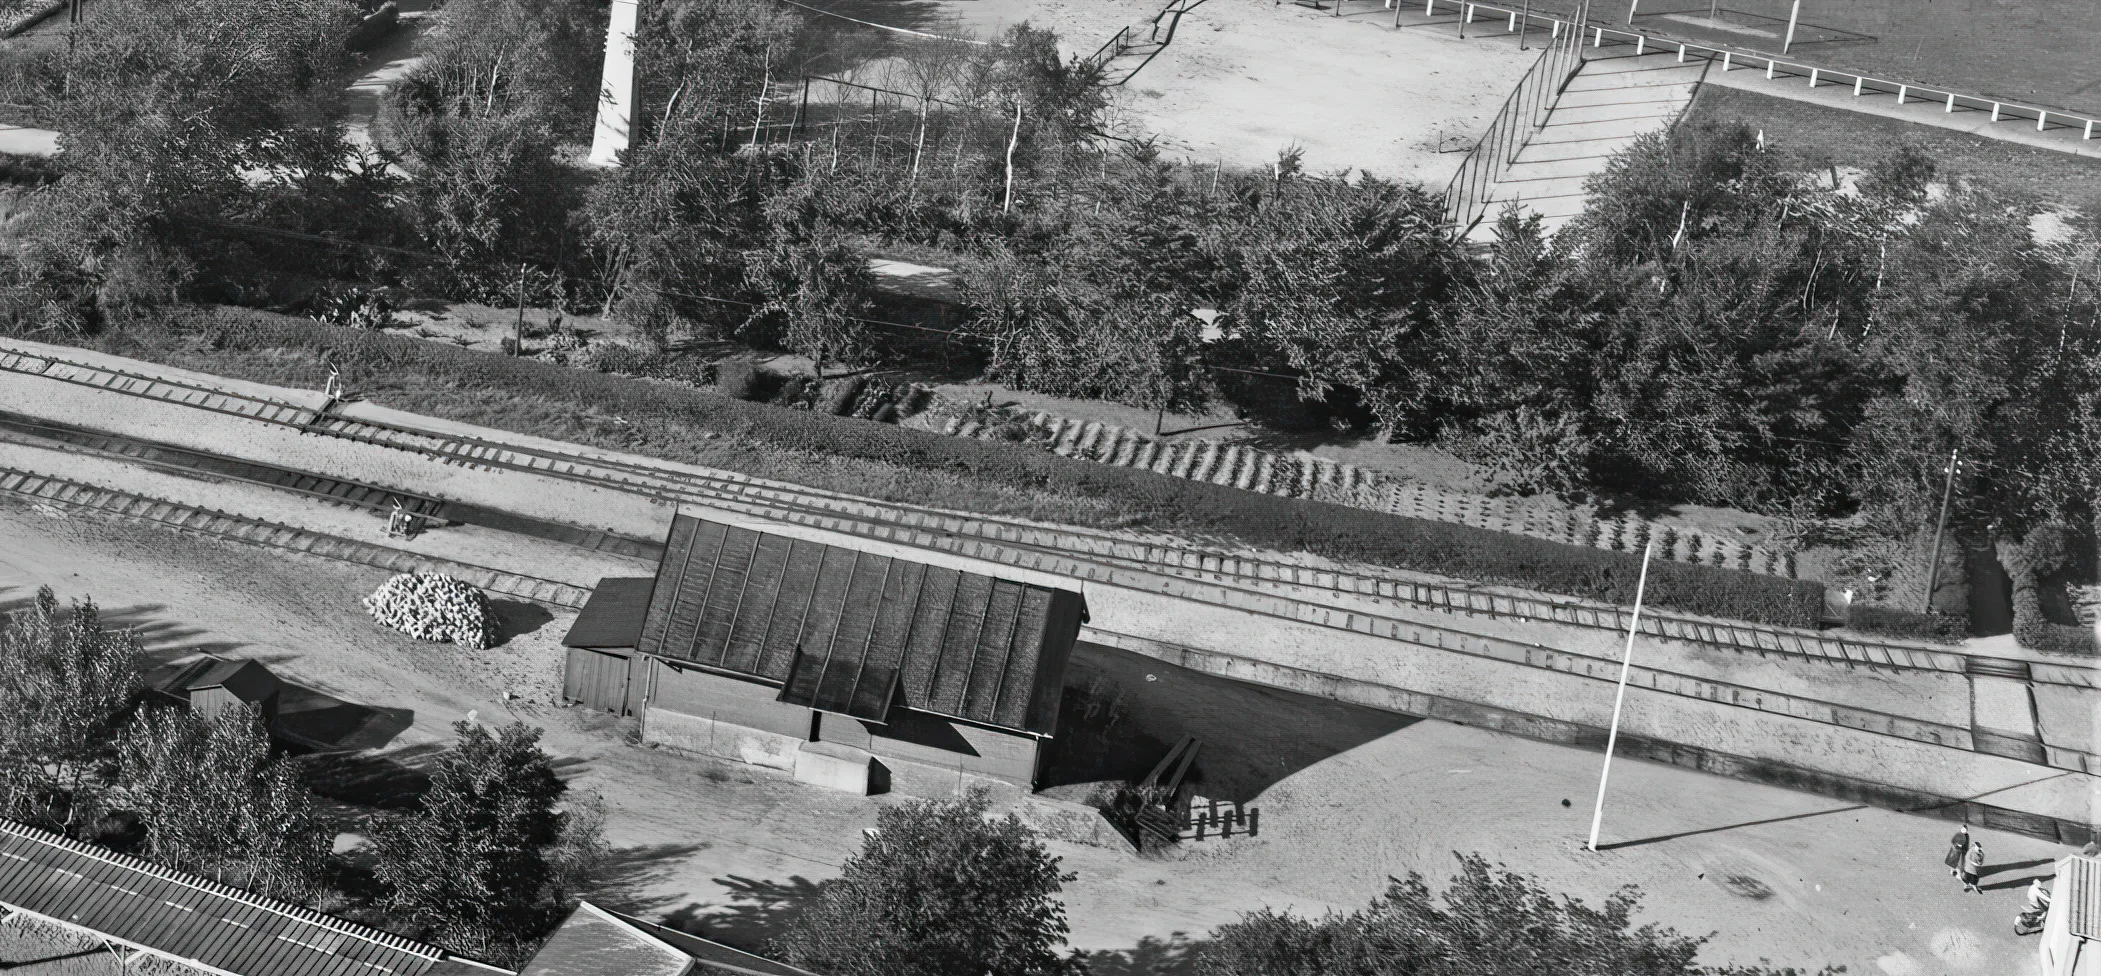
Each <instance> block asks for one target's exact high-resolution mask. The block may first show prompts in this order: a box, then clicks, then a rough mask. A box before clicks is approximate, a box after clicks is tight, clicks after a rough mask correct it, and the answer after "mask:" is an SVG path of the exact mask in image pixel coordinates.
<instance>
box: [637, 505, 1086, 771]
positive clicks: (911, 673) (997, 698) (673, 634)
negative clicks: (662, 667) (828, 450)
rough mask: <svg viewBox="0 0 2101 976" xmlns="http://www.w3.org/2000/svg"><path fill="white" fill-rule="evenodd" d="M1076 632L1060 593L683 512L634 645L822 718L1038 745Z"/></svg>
mask: <svg viewBox="0 0 2101 976" xmlns="http://www.w3.org/2000/svg"><path fill="white" fill-rule="evenodd" d="M1085 618H1086V601H1085V600H1084V599H1083V598H1082V597H1081V596H1080V594H1078V593H1076V592H1073V591H1071V590H1062V589H1054V588H1051V587H1048V586H1043V585H1040V584H1036V583H1022V582H1016V581H1014V580H1008V579H1000V578H996V577H993V576H987V575H983V574H979V573H973V572H967V571H963V570H959V569H953V568H949V567H945V566H936V565H930V564H927V563H920V562H915V561H912V560H909V559H905V558H902V557H898V556H886V555H879V554H876V553H872V552H864V551H861V550H856V549H849V548H845V547H842V546H836V545H830V544H826V543H821V542H815V541H811V540H809V539H803V538H795V537H792V536H788V535H782V534H776V533H772V532H762V531H758V530H755V529H751V528H745V527H742V526H732V525H726V524H723V523H720V522H715V521H712V520H708V519H703V518H697V517H694V516H691V515H687V514H683V513H681V514H680V515H679V516H678V517H677V518H676V519H675V520H674V521H673V523H672V527H671V534H670V538H669V540H668V541H667V542H666V545H665V552H664V561H663V562H662V563H661V564H660V565H659V566H658V569H657V578H656V584H655V587H654V588H653V590H652V595H651V598H650V602H649V610H648V613H647V616H646V618H645V620H644V623H643V627H642V638H641V641H640V642H639V643H638V644H637V645H636V646H637V647H638V648H639V649H640V650H642V651H644V652H646V653H649V654H654V655H657V656H659V657H664V658H669V659H671V660H675V661H687V662H691V663H694V664H698V665H703V666H706V667H711V668H719V669H722V670H726V671H731V672H735V673H738V674H742V675H746V676H749V677H753V678H757V679H760V680H764V681H768V682H772V683H776V684H780V685H782V686H783V689H782V700H783V701H790V702H795V703H797V704H803V705H808V706H810V707H813V708H818V709H821V710H823V711H829V712H835V713H839V714H846V715H854V716H856V717H863V718H871V720H872V721H880V720H881V718H880V717H879V716H883V715H885V714H887V711H888V708H889V705H890V703H891V702H892V701H893V700H894V701H895V702H896V703H899V704H902V705H904V706H906V707H908V708H913V709H916V710H919V711H924V712H931V713H934V714H938V715H945V716H949V717H952V718H959V719H964V720H966V721H971V722H977V723H980V724H984V725H992V726H999V727H1004V728H1009V729H1016V730H1022V731H1029V732H1037V733H1045V734H1047V733H1049V732H1050V731H1051V730H1053V729H1055V727H1056V721H1057V708H1058V697H1059V696H1058V692H1059V689H1060V688H1061V687H1062V685H1063V682H1064V670H1065V662H1066V660H1067V659H1068V658H1069V657H1070V655H1071V651H1072V644H1073V642H1074V641H1075V640H1076V639H1077V638H1078V636H1079V626H1080V623H1081V621H1083V620H1084V619H1085ZM893 688H894V690H893Z"/></svg>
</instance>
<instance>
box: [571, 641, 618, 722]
mask: <svg viewBox="0 0 2101 976" xmlns="http://www.w3.org/2000/svg"><path fill="white" fill-rule="evenodd" d="M627 658H628V656H627V655H625V654H611V653H607V652H605V651H599V650H593V649H591V648H588V647H572V648H570V649H569V665H568V667H567V668H564V669H563V673H562V697H564V698H567V699H569V700H570V701H573V702H576V703H578V704H581V705H584V706H587V707H590V708H595V709H598V710H600V711H604V712H612V713H613V714H615V715H619V714H622V712H623V711H624V710H625V708H626V705H627V664H628V661H627Z"/></svg>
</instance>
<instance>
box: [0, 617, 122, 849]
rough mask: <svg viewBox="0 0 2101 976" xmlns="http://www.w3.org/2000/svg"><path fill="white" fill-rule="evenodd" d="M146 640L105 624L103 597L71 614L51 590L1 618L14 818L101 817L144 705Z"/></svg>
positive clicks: (1, 771)
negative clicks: (112, 770) (121, 734)
mask: <svg viewBox="0 0 2101 976" xmlns="http://www.w3.org/2000/svg"><path fill="white" fill-rule="evenodd" d="M139 657H140V650H139V642H138V638H137V637H136V636H135V635H133V634H132V633H131V632H130V631H115V632H112V631H110V630H107V629H105V628H104V627H103V626H102V620H101V617H100V615H99V614H98V613H97V612H96V609H95V604H94V602H93V601H91V600H88V601H82V602H80V603H77V604H75V605H74V606H73V608H72V611H71V612H70V613H64V612H61V611H60V609H59V605H58V598H57V597H56V596H54V595H53V594H52V592H51V589H50V588H49V587H42V588H39V589H38V590H37V595H36V602H35V603H33V604H32V605H30V606H29V607H27V608H25V609H23V610H20V611H17V612H15V613H11V614H8V615H7V616H6V618H5V620H4V621H0V779H4V781H5V782H4V789H5V790H6V793H5V795H4V797H0V800H4V801H5V807H4V810H5V815H6V816H9V817H13V818H15V819H19V820H27V821H29V822H32V823H39V824H43V825H46V826H51V827H55V828H59V829H63V830H69V831H70V830H72V829H73V828H75V827H78V826H80V825H82V824H84V823H87V822H89V821H91V820H92V819H93V817H94V816H95V815H96V814H97V813H98V812H99V809H98V808H99V807H100V805H101V800H102V797H101V786H102V784H103V783H104V782H105V781H106V778H107V773H108V770H109V766H110V764H111V763H112V762H114V760H115V758H116V753H115V750H114V749H113V748H112V745H113V743H114V742H115V741H116V738H117V732H118V730H119V729H120V728H122V726H123V723H124V720H125V719H126V718H127V717H128V716H129V715H130V713H131V710H132V708H133V707H134V706H135V705H136V704H137V702H138V698H139V693H140V691H141V684H140V680H139Z"/></svg>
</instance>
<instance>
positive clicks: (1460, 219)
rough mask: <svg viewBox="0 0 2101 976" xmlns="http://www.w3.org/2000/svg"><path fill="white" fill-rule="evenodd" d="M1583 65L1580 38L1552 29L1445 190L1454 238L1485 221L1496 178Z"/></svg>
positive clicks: (1571, 32) (1447, 217)
mask: <svg viewBox="0 0 2101 976" xmlns="http://www.w3.org/2000/svg"><path fill="white" fill-rule="evenodd" d="M1582 65H1583V36H1582V34H1581V33H1580V32H1578V31H1576V30H1574V29H1563V28H1555V29H1554V40H1553V42H1552V43H1550V44H1548V45H1547V46H1546V47H1544V48H1542V49H1540V52H1539V58H1538V60H1536V61H1534V62H1532V66H1531V67H1530V68H1528V69H1526V70H1525V74H1524V77H1522V78H1519V79H1518V83H1517V87H1516V88H1514V89H1512V90H1511V92H1510V97H1508V98H1506V99H1504V100H1503V107H1502V108H1501V109H1499V110H1497V112H1496V116H1495V121H1493V122H1491V123H1489V126H1488V131H1487V132H1485V133H1483V134H1482V136H1481V138H1480V140H1479V141H1477V142H1475V143H1474V148H1473V149H1472V150H1471V151H1469V152H1468V153H1467V156H1466V160H1465V161H1464V162H1462V163H1460V164H1459V171H1458V172H1456V173H1454V174H1452V179H1451V182H1449V183H1447V184H1446V185H1445V194H1444V205H1445V212H1444V218H1445V222H1446V223H1447V224H1449V225H1450V226H1451V227H1452V228H1453V229H1454V230H1455V232H1456V233H1457V235H1458V236H1460V237H1465V236H1466V235H1467V234H1468V233H1470V232H1471V231H1472V230H1473V229H1474V227H1475V226H1476V225H1477V224H1479V223H1480V222H1481V220H1482V218H1483V217H1485V216H1487V213H1488V206H1489V197H1490V196H1491V195H1492V193H1493V191H1494V188H1495V183H1496V176H1497V174H1499V173H1501V172H1502V171H1503V170H1504V169H1505V168H1507V167H1509V165H1510V164H1511V162H1512V161H1514V160H1515V159H1516V158H1517V154H1518V153H1519V152H1522V151H1523V150H1524V148H1525V146H1526V144H1528V143H1529V142H1530V140H1531V137H1532V133H1533V132H1534V131H1536V130H1537V129H1538V128H1539V127H1540V126H1541V125H1543V124H1545V121H1546V117H1547V115H1548V114H1549V113H1550V112H1551V111H1552V110H1553V107H1554V102H1555V100H1556V99H1557V98H1558V97H1559V96H1560V94H1561V92H1562V90H1563V89H1564V88H1566V87H1568V82H1569V79H1571V78H1573V77H1574V76H1575V73H1576V71H1577V70H1578V69H1580V68H1581V67H1582Z"/></svg>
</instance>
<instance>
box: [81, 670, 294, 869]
mask: <svg viewBox="0 0 2101 976" xmlns="http://www.w3.org/2000/svg"><path fill="white" fill-rule="evenodd" d="M118 755H119V772H118V777H117V785H118V793H119V798H118V800H117V801H116V804H115V805H117V806H119V807H121V808H122V809H127V810H129V811H131V812H133V813H135V814H137V815H138V817H139V818H140V821H141V823H142V825H143V827H144V828H145V846H144V849H143V851H142V852H141V853H143V854H144V855H145V856H146V857H149V858H151V859H152V860H154V861H157V862H159V863H161V864H165V865H168V866H169V867H173V868H177V869H180V870H184V871H190V872H194V873H198V874H205V875H209V876H211V877H213V878H216V879H218V880H220V881H222V882H225V883H227V884H231V885H234V886H236V887H240V888H246V889H248V890H250V891H254V892H257V893H259V894H263V895H269V896H271V897H277V898H288V899H292V900H295V901H298V900H306V899H308V898H310V897H311V896H312V895H313V894H314V893H315V892H317V891H319V890H320V888H321V886H322V884H323V882H324V876H325V872H326V869H327V862H328V857H329V845H330V841H331V840H332V838H333V833H332V832H331V831H330V830H328V829H327V828H326V827H325V826H323V825H322V823H321V821H320V819H319V818H318V817H317V816H316V813H315V808H314V797H313V794H312V793H311V792H309V791H308V790H307V788H306V786H305V784H303V783H302V782H301V781H300V779H299V771H298V767H297V766H296V764H294V763H293V762H291V761H289V760H285V759H280V758H277V757H274V756H273V755H272V754H271V748H270V735H269V732H268V731H267V730H266V729H265V728H264V726H263V722H262V720H261V716H260V715H259V714H258V713H256V712H255V711H253V710H251V709H245V708H242V709H228V710H227V711H226V712H224V713H222V714H220V715H219V717H218V718H217V719H215V720H213V721H209V722H207V721H204V720H202V719H200V718H198V717H197V716H196V715H195V714H194V713H192V712H190V711H188V710H187V709H182V708H155V709H150V710H147V711H145V712H143V713H141V714H139V715H138V716H137V717H135V718H134V719H132V722H131V724H130V725H129V726H127V727H126V728H125V730H124V734H123V736H122V738H121V739H120V740H119V743H118Z"/></svg>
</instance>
